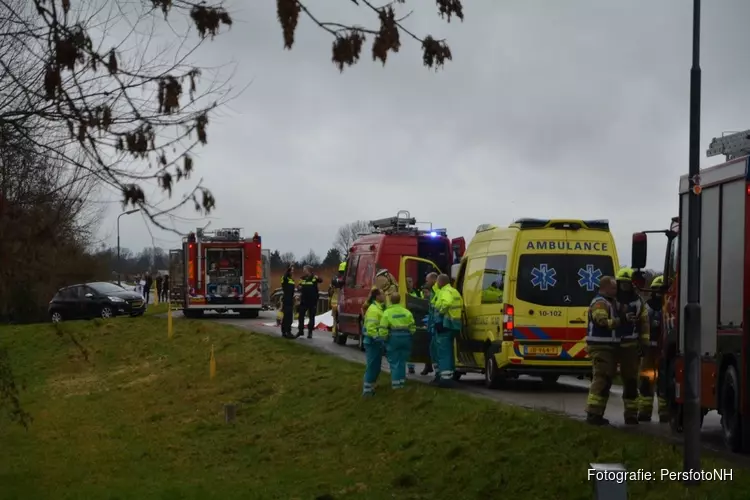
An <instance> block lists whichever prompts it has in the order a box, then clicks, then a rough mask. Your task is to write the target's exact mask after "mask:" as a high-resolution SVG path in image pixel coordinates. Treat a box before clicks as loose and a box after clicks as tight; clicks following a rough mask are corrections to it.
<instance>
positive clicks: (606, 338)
mask: <svg viewBox="0 0 750 500" xmlns="http://www.w3.org/2000/svg"><path fill="white" fill-rule="evenodd" d="M616 307H617V305H616V302H615V301H614V300H611V299H608V298H606V297H603V296H602V295H597V296H596V297H594V300H592V301H591V304H590V305H589V313H588V316H589V327H588V332H587V335H586V342H587V343H588V344H619V343H620V337H619V336H618V334H617V329H616V328H615V326H614V325H615V320H616V318H617V308H616Z"/></svg>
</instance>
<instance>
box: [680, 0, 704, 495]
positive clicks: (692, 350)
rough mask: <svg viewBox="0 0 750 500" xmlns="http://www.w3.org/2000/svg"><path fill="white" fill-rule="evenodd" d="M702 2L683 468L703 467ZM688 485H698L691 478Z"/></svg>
mask: <svg viewBox="0 0 750 500" xmlns="http://www.w3.org/2000/svg"><path fill="white" fill-rule="evenodd" d="M700 28H701V2H700V0H693V65H692V67H691V68H690V147H689V157H688V176H689V178H690V193H689V194H688V234H687V242H686V244H687V246H688V247H687V304H686V305H685V314H684V319H685V383H684V386H685V396H684V414H683V415H684V422H683V425H684V428H683V432H684V438H685V451H684V455H683V470H684V471H685V472H690V471H696V472H697V471H699V470H700V468H701V435H700V434H701V401H700V379H701V304H700V235H701V198H700V192H701V187H700V161H699V158H700V157H699V147H700V135H701V130H700V127H701V67H700ZM691 476H692V474H689V475H687V477H688V480H686V481H685V483H686V484H688V485H697V484H698V483H700V481H699V480H698V479H690V478H691Z"/></svg>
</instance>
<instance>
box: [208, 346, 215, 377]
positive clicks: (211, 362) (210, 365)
mask: <svg viewBox="0 0 750 500" xmlns="http://www.w3.org/2000/svg"><path fill="white" fill-rule="evenodd" d="M208 373H209V376H210V377H211V380H213V378H214V377H215V376H216V358H215V357H214V345H213V344H211V359H210V360H209V362H208Z"/></svg>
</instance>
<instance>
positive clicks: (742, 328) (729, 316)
mask: <svg viewBox="0 0 750 500" xmlns="http://www.w3.org/2000/svg"><path fill="white" fill-rule="evenodd" d="M716 154H724V155H726V156H727V161H726V162H725V163H722V164H720V165H716V166H714V167H711V168H707V169H704V170H702V171H701V172H700V178H699V179H696V180H695V181H696V184H697V190H696V191H695V192H696V193H698V194H699V195H700V198H701V206H702V210H701V234H700V249H699V256H700V257H699V258H700V277H699V282H700V304H701V309H702V311H701V347H702V349H701V351H702V353H703V354H702V356H701V380H700V387H699V392H700V401H701V407H702V408H703V415H705V414H706V413H707V412H709V411H712V410H716V411H717V412H718V413H719V414H720V415H721V425H722V430H723V435H724V441H725V443H726V445H727V447H728V448H729V449H731V450H732V451H750V366H748V353H749V352H750V351H749V349H750V331H749V328H750V316H748V315H750V199H749V198H750V156H748V154H750V131H746V132H742V133H740V134H733V135H730V136H726V137H722V138H717V139H714V141H713V142H712V143H711V146H710V148H709V150H708V156H713V155H716ZM689 189H690V187H689V179H688V176H687V175H684V176H682V178H681V179H680V188H679V192H680V212H679V213H680V216H679V217H675V218H673V219H672V224H671V227H670V228H669V229H668V230H661V231H643V232H640V233H635V234H634V235H633V249H632V252H633V253H632V255H633V257H632V259H633V263H632V266H633V267H634V268H636V269H642V268H644V267H645V266H646V249H647V233H663V234H665V235H666V236H667V242H668V243H667V252H666V256H665V260H664V287H665V296H666V300H665V301H664V310H663V312H664V321H663V323H664V325H665V326H666V328H665V329H664V332H663V342H662V355H663V364H662V368H661V370H663V371H665V372H666V380H667V384H666V387H667V396H668V400H669V402H670V407H671V425H672V429H673V430H674V431H676V432H682V424H683V411H682V405H683V402H684V400H683V397H684V394H683V391H682V387H683V381H684V352H683V350H682V349H683V346H684V345H685V321H684V318H683V316H684V311H685V305H686V301H687V280H686V279H684V278H683V277H684V276H687V245H683V244H682V242H683V241H685V240H686V235H687V232H688V195H689V194H690V191H689ZM663 375H664V373H660V376H663Z"/></svg>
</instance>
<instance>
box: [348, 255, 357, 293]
mask: <svg viewBox="0 0 750 500" xmlns="http://www.w3.org/2000/svg"><path fill="white" fill-rule="evenodd" d="M358 264H359V255H352V256H351V257H349V262H347V263H346V286H347V287H348V288H354V286H355V285H356V283H357V266H358Z"/></svg>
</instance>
